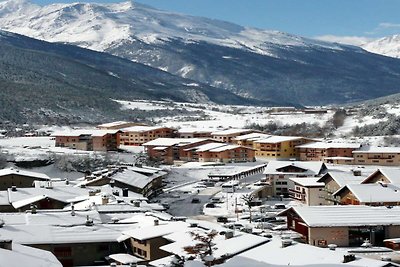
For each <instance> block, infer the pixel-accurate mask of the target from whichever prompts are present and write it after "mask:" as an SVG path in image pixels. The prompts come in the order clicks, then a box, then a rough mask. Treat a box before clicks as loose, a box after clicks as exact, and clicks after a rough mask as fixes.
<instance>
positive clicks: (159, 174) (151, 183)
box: [77, 166, 167, 197]
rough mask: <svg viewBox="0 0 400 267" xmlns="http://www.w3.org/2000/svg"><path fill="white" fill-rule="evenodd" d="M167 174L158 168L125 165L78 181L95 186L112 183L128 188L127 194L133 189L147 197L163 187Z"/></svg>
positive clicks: (81, 183)
mask: <svg viewBox="0 0 400 267" xmlns="http://www.w3.org/2000/svg"><path fill="white" fill-rule="evenodd" d="M166 175H167V172H165V171H162V170H160V169H157V168H152V167H136V166H125V167H119V168H112V169H110V170H108V169H105V170H103V171H101V172H99V173H93V174H92V175H89V176H86V177H85V180H84V181H81V182H80V183H78V184H77V186H85V187H86V186H88V187H93V186H103V185H107V184H110V185H111V186H115V187H118V188H122V189H126V194H128V191H132V192H135V193H138V194H141V195H143V196H145V197H151V196H154V195H155V194H156V193H157V190H158V189H160V188H161V187H162V185H163V184H162V181H163V178H164V177H165V176H166ZM124 194H125V193H124ZM126 196H128V195H126Z"/></svg>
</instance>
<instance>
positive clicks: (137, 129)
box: [121, 125, 166, 133]
mask: <svg viewBox="0 0 400 267" xmlns="http://www.w3.org/2000/svg"><path fill="white" fill-rule="evenodd" d="M164 128H166V127H164V126H140V125H138V126H131V127H126V128H123V129H121V131H122V132H137V133H143V132H149V131H155V130H159V129H164Z"/></svg>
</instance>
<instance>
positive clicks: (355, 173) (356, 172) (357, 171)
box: [353, 170, 361, 176]
mask: <svg viewBox="0 0 400 267" xmlns="http://www.w3.org/2000/svg"><path fill="white" fill-rule="evenodd" d="M353 175H354V176H361V170H353Z"/></svg>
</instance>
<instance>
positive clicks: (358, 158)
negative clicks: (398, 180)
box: [353, 146, 400, 166]
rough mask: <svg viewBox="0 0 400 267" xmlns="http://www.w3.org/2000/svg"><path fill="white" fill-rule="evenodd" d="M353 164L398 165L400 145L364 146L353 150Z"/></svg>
mask: <svg viewBox="0 0 400 267" xmlns="http://www.w3.org/2000/svg"><path fill="white" fill-rule="evenodd" d="M353 157H354V164H360V165H382V166H399V165H400V147H373V146H364V147H362V148H361V149H359V150H354V151H353Z"/></svg>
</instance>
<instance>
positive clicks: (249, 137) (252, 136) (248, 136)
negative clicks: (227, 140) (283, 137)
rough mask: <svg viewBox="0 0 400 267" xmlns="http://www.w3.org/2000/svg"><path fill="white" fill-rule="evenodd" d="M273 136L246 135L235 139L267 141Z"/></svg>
mask: <svg viewBox="0 0 400 267" xmlns="http://www.w3.org/2000/svg"><path fill="white" fill-rule="evenodd" d="M269 137H271V135H269V134H264V133H250V134H245V135H240V136H237V137H235V138H234V140H236V141H240V140H255V139H265V138H269Z"/></svg>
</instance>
